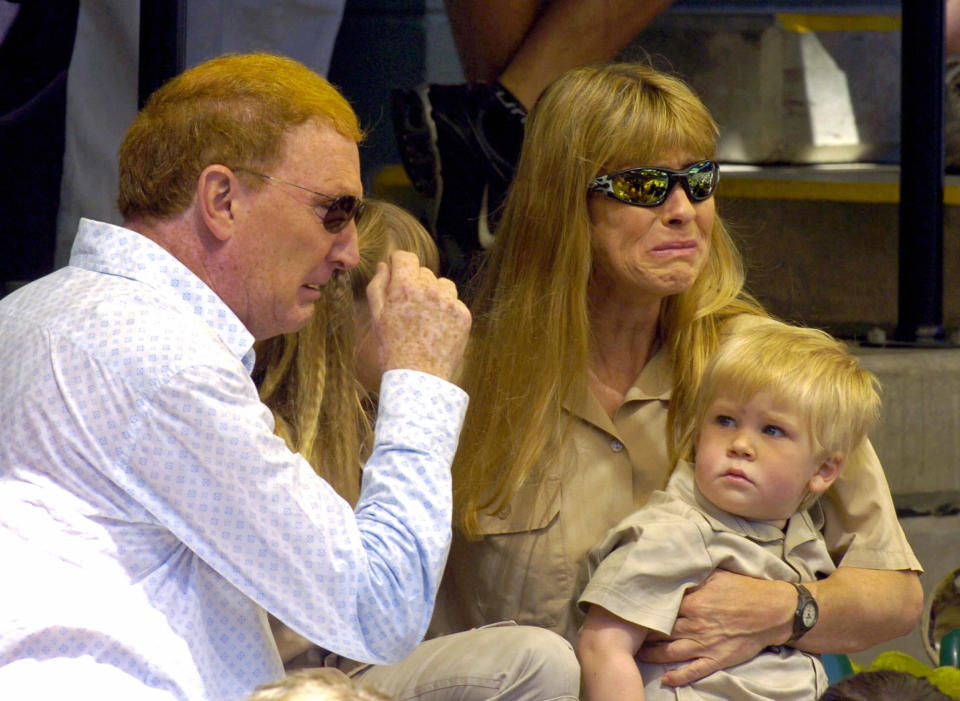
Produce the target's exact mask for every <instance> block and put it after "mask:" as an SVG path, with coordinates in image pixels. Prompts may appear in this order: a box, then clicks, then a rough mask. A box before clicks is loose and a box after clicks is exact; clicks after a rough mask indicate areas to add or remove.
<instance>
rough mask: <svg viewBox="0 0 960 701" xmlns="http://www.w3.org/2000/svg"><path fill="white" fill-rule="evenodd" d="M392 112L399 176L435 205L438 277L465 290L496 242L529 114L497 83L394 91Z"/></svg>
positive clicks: (432, 225)
mask: <svg viewBox="0 0 960 701" xmlns="http://www.w3.org/2000/svg"><path fill="white" fill-rule="evenodd" d="M391 112H392V116H393V127H394V133H395V134H396V138H397V146H398V148H399V151H400V160H401V162H402V163H403V167H404V170H406V172H407V175H408V176H409V177H410V180H411V182H412V183H413V186H414V188H415V189H416V190H417V192H419V193H420V194H421V195H423V196H425V197H429V198H433V200H434V211H433V216H432V221H431V222H430V227H431V230H432V233H433V235H434V236H435V237H436V239H437V244H438V247H439V248H440V255H441V265H442V272H443V274H444V275H446V276H447V277H450V278H451V279H452V280H454V282H456V283H458V285H459V284H462V283H465V282H466V281H467V280H468V278H469V276H470V275H471V274H472V272H473V267H474V264H475V259H476V258H477V255H478V254H479V253H480V252H481V251H482V250H483V249H485V248H488V247H489V245H490V243H491V242H492V241H493V232H494V230H495V228H496V223H497V221H498V220H499V213H500V208H501V206H502V205H503V200H504V199H505V197H506V193H507V189H508V187H509V185H510V181H511V179H512V178H513V171H514V168H515V167H516V163H517V159H518V158H519V156H520V146H521V143H522V141H523V125H524V121H525V119H526V110H525V109H524V108H523V106H522V105H520V103H519V102H518V101H517V100H516V99H515V98H514V97H513V96H512V95H511V94H510V93H509V92H508V91H507V90H506V89H505V88H504V87H503V86H502V85H500V84H499V83H493V84H485V83H465V84H459V85H421V86H420V87H418V88H415V89H408V90H394V91H393V92H392V93H391Z"/></svg>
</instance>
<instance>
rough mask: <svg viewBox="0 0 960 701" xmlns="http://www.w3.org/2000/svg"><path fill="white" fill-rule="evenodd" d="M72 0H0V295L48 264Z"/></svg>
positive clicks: (48, 268) (75, 1) (51, 255)
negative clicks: (24, 0)
mask: <svg viewBox="0 0 960 701" xmlns="http://www.w3.org/2000/svg"><path fill="white" fill-rule="evenodd" d="M77 12H78V0H70V1H64V0H56V1H55V2H54V1H53V0H48V1H47V2H29V3H10V2H0V87H2V89H0V159H2V163H3V168H2V172H0V297H2V296H3V295H4V294H5V293H6V292H9V291H10V290H11V289H12V288H13V287H15V286H17V285H18V284H20V283H23V282H28V281H30V280H33V279H35V278H38V277H41V276H42V275H45V274H47V273H49V272H51V271H52V270H53V260H54V245H55V239H56V216H57V202H58V200H59V195H60V173H61V168H62V164H63V149H64V136H63V128H64V114H65V110H66V106H65V105H66V85H67V66H68V65H69V63H70V54H71V53H72V51H73V40H74V35H75V32H76V26H77Z"/></svg>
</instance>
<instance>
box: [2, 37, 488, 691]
mask: <svg viewBox="0 0 960 701" xmlns="http://www.w3.org/2000/svg"><path fill="white" fill-rule="evenodd" d="M361 137H362V133H361V131H360V128H359V125H358V124H357V119H356V116H355V114H354V113H353V111H352V109H351V108H350V106H349V105H348V104H347V102H346V100H345V99H344V98H343V97H342V96H341V95H340V94H339V93H338V92H337V91H336V90H335V89H334V88H333V87H332V86H330V84H329V83H327V82H326V81H325V80H324V79H323V78H321V77H320V76H318V75H316V74H315V73H312V72H311V71H309V70H308V69H307V68H305V67H304V66H302V65H301V64H299V63H296V62H294V61H291V60H289V59H284V58H280V57H276V56H268V55H263V54H260V55H257V54H254V55H247V56H242V55H240V56H238V55H233V56H225V57H221V58H219V59H214V60H212V61H209V62H207V63H205V64H201V65H200V66H198V67H196V68H193V69H191V70H189V71H187V72H186V73H184V74H182V75H180V76H178V77H177V78H175V79H174V80H172V81H171V82H170V83H168V84H167V85H166V86H164V87H163V88H161V89H160V90H159V91H157V93H155V94H154V96H153V97H152V98H151V100H150V102H149V103H148V104H147V106H146V107H145V108H144V110H143V111H142V112H141V113H140V115H139V116H138V117H137V119H136V121H135V122H134V124H133V126H132V127H131V129H130V130H129V131H128V133H127V136H126V137H125V139H124V143H123V145H122V146H121V150H120V201H119V205H120V210H121V212H122V213H123V215H124V226H122V227H119V226H113V225H109V224H104V223H100V222H94V221H90V220H84V221H82V223H81V226H80V231H79V234H78V236H77V239H76V242H75V244H74V248H73V253H72V257H71V261H70V265H69V266H68V267H66V268H64V269H62V270H59V271H57V272H55V273H53V274H52V275H49V276H47V277H45V278H43V279H41V280H38V281H36V282H34V283H32V284H30V285H27V286H25V287H24V288H22V289H21V290H19V291H18V292H16V293H14V294H12V295H9V296H8V297H7V298H5V299H4V300H3V301H2V303H0V357H2V359H3V363H2V367H0V387H2V391H0V412H2V414H3V416H4V417H5V418H4V429H5V430H4V434H5V435H4V441H2V442H0V552H3V554H4V562H5V565H6V567H7V571H8V572H9V573H11V574H9V575H7V576H5V577H3V578H0V599H2V600H3V601H5V602H6V603H7V605H6V606H4V607H3V612H2V613H0V690H2V692H3V693H0V695H2V696H4V697H5V698H6V697H9V698H28V697H29V698H59V697H63V696H67V695H72V694H73V692H75V691H76V689H78V688H79V689H96V690H97V693H98V696H101V697H103V698H117V699H121V698H124V699H126V698H137V699H154V698H156V699H161V698H162V699H170V698H176V699H198V700H199V699H239V698H243V697H245V696H246V695H247V694H249V693H250V692H251V691H252V690H253V689H254V687H256V686H257V685H259V684H261V683H264V682H267V681H271V680H274V679H276V678H278V677H280V676H281V675H282V673H283V670H282V667H281V664H280V659H279V656H278V654H277V649H276V646H275V644H274V642H273V639H272V637H271V635H270V631H269V627H268V625H267V619H266V613H265V611H269V612H271V613H273V614H274V615H275V616H276V617H277V618H279V619H280V620H281V621H283V622H285V623H286V624H287V625H289V626H290V627H291V628H293V629H294V630H296V631H298V632H300V633H302V634H303V635H305V636H306V637H308V638H309V639H311V640H313V641H315V642H316V643H317V644H319V645H322V646H323V647H325V648H327V649H329V650H331V651H333V652H336V653H338V654H340V655H343V656H346V657H350V658H353V659H358V660H362V661H367V662H378V663H386V662H394V661H397V660H398V659H399V658H401V657H402V656H403V655H405V654H406V653H407V652H409V651H410V650H411V649H412V648H413V647H414V646H415V645H416V643H417V642H419V640H420V639H421V637H422V635H423V633H424V631H425V629H426V626H427V623H428V621H429V617H430V612H431V609H432V605H433V601H434V596H435V592H436V587H437V585H438V584H439V580H440V575H441V572H442V570H443V565H444V562H445V558H446V553H447V549H448V545H449V539H450V483H449V467H450V462H451V460H452V457H453V453H454V451H455V449H456V444H457V440H458V435H459V430H460V425H461V422H462V417H463V414H464V411H465V408H466V395H465V394H464V393H463V392H462V391H461V390H460V389H458V388H457V387H455V386H454V385H452V384H450V383H449V382H448V381H447V379H448V378H450V377H451V376H452V374H453V373H454V370H455V368H456V366H457V365H458V363H459V361H460V358H461V355H462V352H463V348H464V345H465V343H466V337H467V334H468V331H469V326H470V315H469V312H468V311H467V309H466V307H464V305H463V304H462V303H461V302H460V301H459V300H458V299H457V294H456V288H455V287H454V285H453V283H451V282H450V281H448V280H442V279H441V280H438V279H437V278H436V277H434V276H433V274H432V273H430V272H429V271H428V270H425V269H423V268H421V267H420V266H419V265H418V262H417V260H416V258H415V256H412V254H404V253H396V254H394V255H393V257H392V258H391V260H390V262H389V263H388V264H381V268H380V270H379V271H378V273H377V276H376V277H375V278H374V280H373V282H372V283H371V285H370V287H369V288H368V289H369V298H370V303H371V312H372V318H373V320H374V322H373V323H374V326H375V331H376V334H377V337H378V339H379V342H380V350H381V353H382V358H383V361H384V366H385V367H386V368H387V369H388V372H387V373H386V374H385V375H384V378H383V386H382V389H381V395H380V415H379V423H378V426H377V436H376V442H375V446H374V449H373V454H372V456H371V458H370V460H369V461H368V463H367V465H366V467H365V470H364V476H363V480H364V482H363V487H362V491H361V496H360V500H359V502H358V504H357V505H356V507H355V508H353V507H351V505H349V504H347V503H346V502H345V501H343V500H342V499H340V498H339V497H338V496H337V495H336V493H335V492H334V491H333V489H332V488H331V487H330V485H328V484H327V483H326V482H324V481H323V480H321V479H320V478H319V477H317V476H316V475H315V474H314V472H313V471H312V469H311V468H310V466H309V464H308V463H307V462H306V460H304V459H303V458H302V457H301V456H299V455H295V454H293V453H291V452H289V451H288V450H287V448H286V447H285V444H284V442H283V441H282V440H281V439H280V438H278V437H276V436H275V435H273V432H272V428H273V422H272V418H271V415H270V412H269V411H268V410H267V408H266V407H264V406H263V405H262V404H260V402H259V400H258V398H257V390H256V388H255V387H254V385H253V383H252V381H251V379H250V374H249V373H250V371H251V369H252V368H253V363H254V353H253V350H252V347H253V342H254V340H256V339H262V338H267V337H270V336H273V335H277V334H283V333H289V332H293V331H295V330H296V329H298V328H299V327H300V326H302V325H303V324H304V323H306V321H307V320H308V319H309V318H310V316H311V314H312V313H313V308H314V302H315V301H316V300H317V299H318V298H319V297H320V296H321V295H322V294H323V286H324V285H326V284H327V283H328V282H329V281H330V280H331V278H332V277H334V276H336V275H340V274H342V273H343V272H344V271H346V270H347V269H349V268H351V267H352V266H353V265H355V264H356V262H357V258H358V252H357V232H356V226H355V223H354V220H355V218H356V216H357V215H358V214H359V213H360V212H361V210H362V204H361V202H362V200H361V196H362V191H361V190H362V188H361V180H360V169H359V156H358V150H357V142H358V141H359V140H360V139H361ZM12 573H16V574H12ZM18 692H19V693H18Z"/></svg>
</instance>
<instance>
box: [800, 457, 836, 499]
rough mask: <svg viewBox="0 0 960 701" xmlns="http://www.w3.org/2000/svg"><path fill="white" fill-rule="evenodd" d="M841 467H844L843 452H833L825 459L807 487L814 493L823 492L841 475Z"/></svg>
mask: <svg viewBox="0 0 960 701" xmlns="http://www.w3.org/2000/svg"><path fill="white" fill-rule="evenodd" d="M841 467H843V455H842V454H841V453H831V454H830V455H828V456H827V457H825V458H824V459H823V461H822V462H821V463H820V466H819V467H818V468H817V469H816V471H815V472H814V473H813V476H811V477H810V481H809V482H808V483H807V489H808V490H810V492H811V493H812V494H823V493H824V492H825V491H827V489H829V488H830V485H831V484H833V483H834V482H835V481H836V479H837V477H839V476H840V468H841Z"/></svg>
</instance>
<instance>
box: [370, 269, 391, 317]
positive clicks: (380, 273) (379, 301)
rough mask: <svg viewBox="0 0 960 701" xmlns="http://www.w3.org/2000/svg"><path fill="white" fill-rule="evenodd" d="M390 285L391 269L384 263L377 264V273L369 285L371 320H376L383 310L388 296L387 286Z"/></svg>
mask: <svg viewBox="0 0 960 701" xmlns="http://www.w3.org/2000/svg"><path fill="white" fill-rule="evenodd" d="M389 284H390V267H389V266H388V265H387V264H386V263H384V262H383V261H381V262H379V263H377V272H375V273H374V274H373V278H371V280H370V282H369V283H368V284H367V303H368V304H369V305H370V315H371V318H373V319H376V318H378V317H379V316H380V312H381V311H382V310H383V304H384V299H385V298H386V296H387V285H389Z"/></svg>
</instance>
